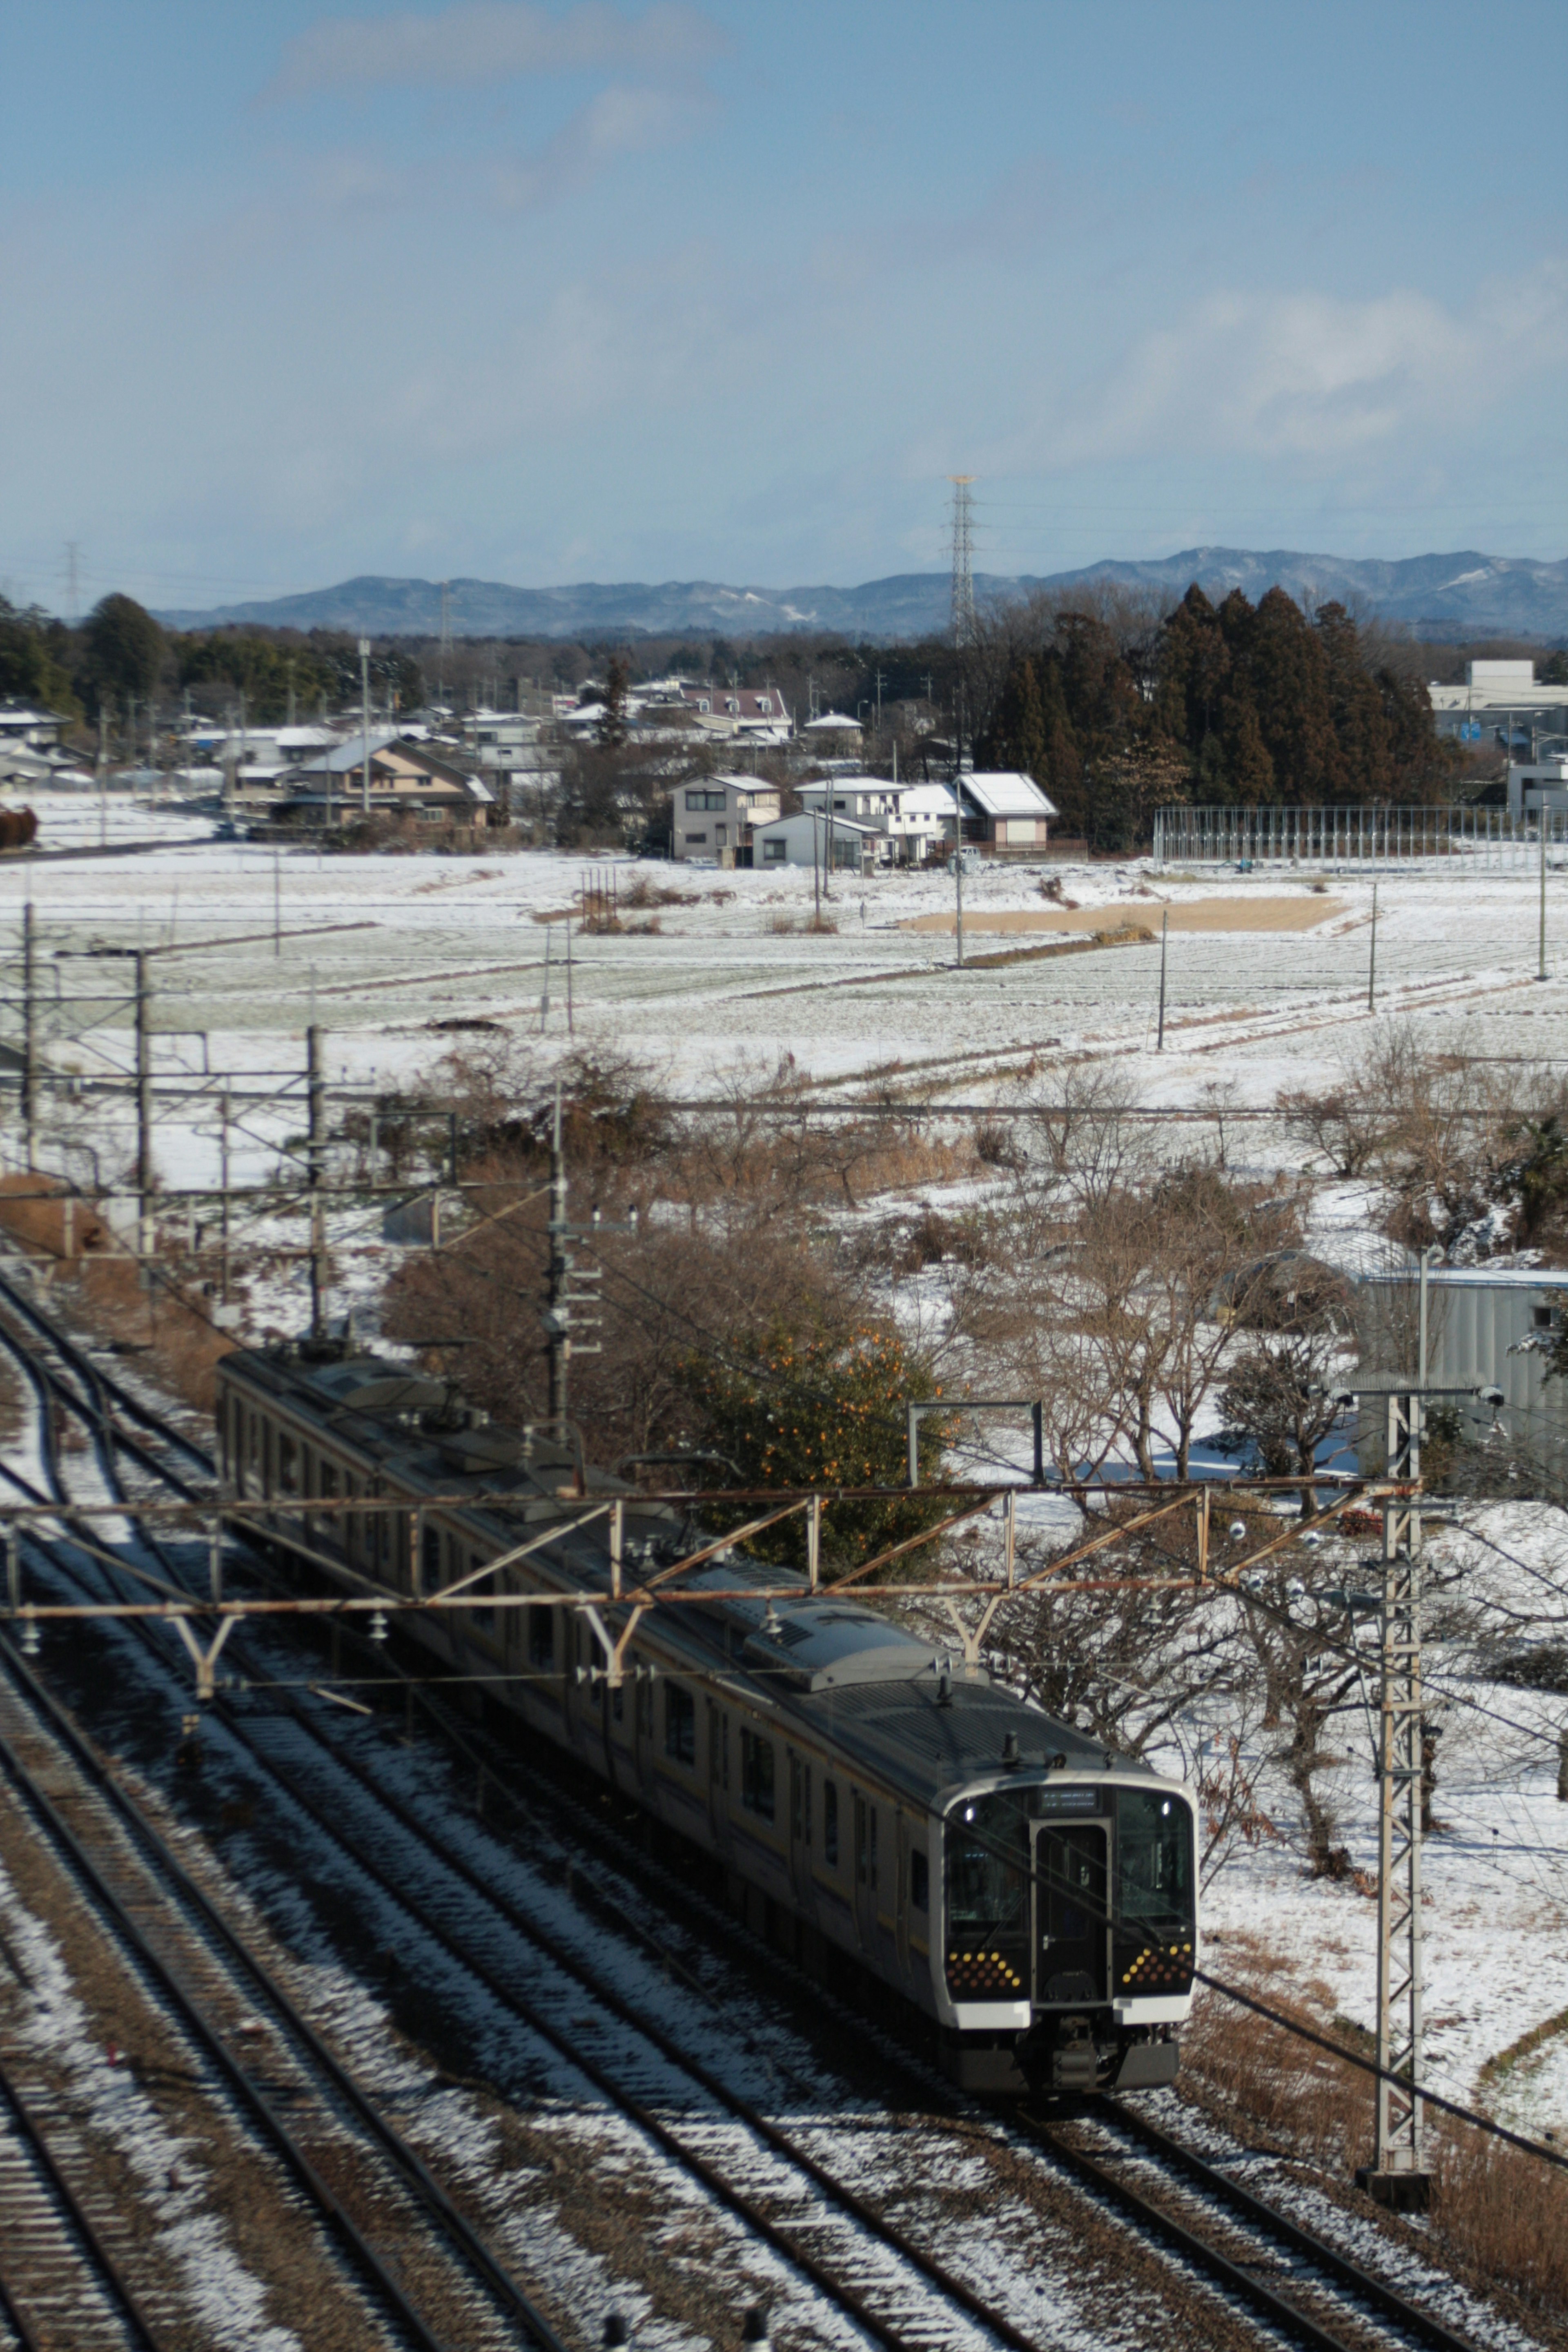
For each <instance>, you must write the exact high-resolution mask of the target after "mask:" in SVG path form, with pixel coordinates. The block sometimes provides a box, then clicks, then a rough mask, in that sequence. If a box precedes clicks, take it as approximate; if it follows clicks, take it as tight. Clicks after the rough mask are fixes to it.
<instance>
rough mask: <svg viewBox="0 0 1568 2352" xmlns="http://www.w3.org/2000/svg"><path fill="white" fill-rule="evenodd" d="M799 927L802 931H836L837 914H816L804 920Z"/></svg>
mask: <svg viewBox="0 0 1568 2352" xmlns="http://www.w3.org/2000/svg"><path fill="white" fill-rule="evenodd" d="M801 929H802V930H803V931H836V930H837V929H838V918H837V915H823V914H816V915H813V916H812V917H811V918H810V919H809V920H808V921H806V922H804V923H803V924H802V925H801Z"/></svg>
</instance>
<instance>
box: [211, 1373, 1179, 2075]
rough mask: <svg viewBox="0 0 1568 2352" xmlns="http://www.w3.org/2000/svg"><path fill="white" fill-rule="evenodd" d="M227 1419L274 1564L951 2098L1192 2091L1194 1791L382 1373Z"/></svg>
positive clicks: (223, 1396)
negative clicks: (524, 1735) (654, 1837)
mask: <svg viewBox="0 0 1568 2352" xmlns="http://www.w3.org/2000/svg"><path fill="white" fill-rule="evenodd" d="M216 1416H217V1436H218V1451H219V1459H220V1464H221V1475H222V1477H223V1479H224V1482H225V1486H226V1492H227V1493H228V1494H229V1495H230V1496H232V1497H233V1498H234V1500H235V1501H236V1502H237V1503H241V1504H245V1505H247V1506H249V1507H250V1510H249V1514H248V1516H249V1517H250V1518H251V1520H252V1523H253V1525H254V1526H255V1527H256V1528H257V1532H258V1535H259V1536H260V1537H261V1538H262V1539H263V1540H265V1541H266V1542H268V1544H270V1545H271V1546H273V1547H274V1548H275V1549H277V1551H278V1552H279V1555H281V1556H283V1557H285V1558H288V1557H289V1556H292V1558H293V1559H294V1560H295V1562H296V1564H297V1565H301V1564H302V1565H303V1567H304V1568H305V1569H306V1570H307V1571H308V1572H309V1573H310V1575H311V1576H312V1577H313V1578H317V1579H324V1580H325V1582H326V1585H327V1587H328V1588H329V1589H331V1588H332V1587H334V1586H335V1587H336V1588H338V1589H340V1590H342V1591H346V1592H352V1593H355V1594H358V1595H360V1596H361V1597H362V1598H363V1597H364V1596H367V1595H376V1596H380V1597H381V1599H382V1600H383V1601H384V1606H385V1611H386V1613H387V1617H388V1619H389V1620H390V1622H392V1623H393V1624H394V1625H395V1627H396V1628H397V1630H398V1632H399V1633H400V1634H403V1635H405V1636H406V1637H408V1638H409V1639H411V1640H413V1641H415V1642H417V1643H422V1644H424V1645H425V1647H426V1650H427V1651H428V1652H430V1653H432V1654H434V1658H435V1660H437V1661H438V1662H439V1670H440V1671H442V1672H444V1673H447V1674H456V1675H461V1676H464V1677H466V1678H468V1684H469V1686H470V1687H471V1688H472V1689H473V1690H474V1691H475V1692H477V1693H479V1694H480V1695H481V1696H482V1701H483V1703H484V1704H485V1705H487V1706H495V1707H497V1708H499V1709H500V1710H502V1711H503V1712H504V1714H505V1715H506V1716H507V1717H510V1718H520V1719H521V1722H522V1723H523V1724H525V1725H526V1726H527V1727H528V1728H529V1730H530V1731H531V1732H532V1733H534V1734H537V1735H538V1736H539V1737H541V1738H543V1739H545V1740H548V1741H550V1742H551V1743H552V1745H553V1746H554V1747H555V1748H558V1749H560V1750H562V1751H563V1752H564V1754H565V1755H566V1756H568V1757H570V1758H571V1759H574V1762H575V1763H576V1765H578V1766H580V1767H581V1768H582V1769H583V1770H584V1772H586V1773H587V1774H590V1775H592V1776H595V1779H597V1780H600V1781H602V1782H604V1783H605V1784H607V1785H608V1786H609V1787H610V1788H611V1789H613V1790H617V1791H619V1792H620V1793H621V1794H622V1795H623V1796H624V1797H626V1798H629V1799H631V1800H632V1801H634V1802H635V1803H636V1804H637V1806H638V1807H640V1808H642V1809H643V1811H645V1812H646V1813H647V1815H649V1816H651V1817H652V1819H653V1820H654V1821H656V1822H659V1823H661V1824H663V1826H664V1828H665V1830H666V1831H667V1832H672V1833H673V1834H674V1835H675V1836H676V1837H678V1838H679V1839H681V1840H685V1841H687V1842H688V1843H689V1845H690V1846H691V1847H693V1848H695V1849H697V1850H699V1851H700V1853H702V1854H703V1855H705V1856H707V1857H708V1858H709V1860H710V1863H711V1864H713V1865H714V1866H715V1867H716V1868H717V1869H718V1870H720V1871H721V1872H722V1873H723V1874H724V1881H725V1885H726V1887H727V1890H728V1893H729V1895H730V1897H731V1901H732V1902H733V1903H734V1905H735V1906H736V1907H737V1909H738V1910H739V1911H740V1912H741V1913H742V1916H746V1917H747V1918H748V1919H749V1920H750V1921H751V1923H752V1925H753V1926H754V1927H756V1928H757V1929H758V1930H759V1931H760V1932H761V1933H763V1935H765V1936H767V1937H770V1938H771V1939H773V1941H774V1942H775V1943H776V1944H782V1945H783V1946H784V1948H785V1949H787V1951H788V1952H789V1953H790V1954H791V1956H792V1957H793V1958H795V1960H796V1962H797V1963H798V1964H799V1965H800V1966H801V1967H803V1968H804V1969H806V1970H807V1971H808V1972H810V1973H812V1974H813V1975H815V1976H816V1977H817V1978H818V1979H821V1980H825V1981H834V1980H843V1979H845V1978H846V1977H847V1979H848V1980H849V1981H850V1982H852V1983H853V1984H855V1985H857V1986H858V1988H859V1989H860V1990H861V1991H862V1992H866V1993H869V1994H870V1995H871V1996H872V2000H873V2005H874V2006H875V2007H877V2008H879V2009H880V2010H881V2011H882V2012H883V2013H886V2014H889V2015H891V2014H894V2013H898V2014H901V2015H904V2016H906V2017H907V2018H908V2019H909V2021H910V2023H911V2024H917V2023H918V2026H919V2028H920V2031H921V2033H922V2034H923V2036H924V2037H925V2038H926V2041H927V2045H928V2046H930V2043H931V2041H932V2040H934V2045H935V2053H936V2055H937V2056H938V2057H939V2059H940V2062H941V2064H942V2068H943V2070H944V2071H945V2073H946V2074H948V2075H949V2076H950V2077H951V2078H952V2081H953V2082H955V2083H956V2084H958V2085H959V2086H960V2087H961V2088H963V2090H966V2091H969V2092H973V2093H976V2094H980V2095H986V2096H1001V2097H1007V2096H1016V2095H1024V2094H1029V2095H1050V2094H1059V2095H1074V2094H1082V2093H1086V2092H1089V2091H1093V2090H1096V2089H1110V2088H1121V2089H1131V2088H1145V2087H1150V2086H1152V2085H1156V2084H1165V2083H1169V2082H1172V2081H1173V2079H1174V2078H1175V2074H1176V2070H1177V2065H1178V2060H1179V2030H1180V2027H1181V2025H1182V2024H1183V2022H1184V2021H1185V2019H1186V2018H1187V2016H1188V2014H1189V2012H1190V2010H1191V2006H1192V1996H1193V1982H1194V1967H1195V1966H1196V1959H1197V1950H1198V1916H1197V1877H1196V1863H1195V1828H1196V1822H1195V1814H1194V1799H1193V1793H1192V1791H1191V1790H1190V1788H1189V1786H1188V1785H1187V1784H1185V1783H1184V1782H1183V1781H1180V1780H1174V1779H1172V1778H1170V1777H1167V1776H1165V1775H1163V1774H1160V1773H1157V1772H1154V1771H1152V1770H1151V1769H1149V1768H1148V1767H1147V1766H1146V1765H1144V1764H1143V1763H1142V1762H1141V1761H1140V1760H1139V1759H1136V1758H1134V1757H1131V1756H1129V1755H1126V1754H1122V1753H1118V1752H1117V1751H1116V1750H1114V1749H1113V1748H1109V1747H1107V1746H1106V1745H1105V1744H1104V1743H1103V1742H1101V1741H1100V1740H1097V1739H1093V1738H1089V1737H1088V1736H1086V1735H1085V1734H1084V1733H1083V1732H1082V1731H1080V1730H1078V1729H1076V1728H1075V1727H1073V1726H1071V1725H1070V1724H1068V1723H1064V1722H1061V1721H1058V1719H1056V1718H1055V1717H1051V1716H1048V1715H1047V1714H1044V1713H1043V1712H1041V1711H1040V1710H1039V1709H1038V1708H1037V1707H1035V1706H1030V1705H1028V1704H1026V1702H1024V1701H1023V1700H1021V1699H1019V1698H1018V1697H1016V1696H1014V1695H1013V1694H1011V1693H1010V1692H1008V1691H1006V1690H1004V1689H1002V1688H1001V1687H999V1686H998V1685H997V1684H996V1683H995V1682H994V1680H993V1679H992V1677H991V1676H990V1675H988V1673H987V1672H986V1670H985V1669H984V1666H983V1665H981V1664H976V1663H971V1662H966V1661H965V1660H964V1659H963V1658H962V1657H954V1656H953V1655H952V1654H949V1653H947V1652H945V1651H944V1650H942V1649H941V1648H939V1647H933V1646H932V1644H931V1643H930V1642H927V1641H922V1640H921V1639H920V1638H919V1637H918V1636H917V1634H916V1633H913V1632H911V1631H910V1629H909V1628H907V1627H906V1626H904V1625H901V1624H900V1623H898V1622H895V1621H894V1619H893V1618H892V1617H890V1616H889V1615H888V1614H886V1613H882V1612H879V1611H878V1610H877V1609H875V1608H873V1607H871V1606H869V1605H868V1604H867V1603H866V1602H865V1601H859V1600H857V1599H855V1598H853V1597H851V1596H850V1595H849V1594H847V1593H845V1592H835V1591H833V1590H832V1589H831V1586H826V1587H825V1586H820V1585H818V1586H814V1585H813V1584H812V1582H811V1580H809V1579H808V1577H807V1576H806V1575H805V1574H797V1573H795V1572H792V1571H789V1570H780V1569H778V1568H776V1567H773V1566H772V1565H768V1564H765V1563H763V1561H761V1560H759V1559H756V1558H755V1557H754V1556H752V1555H748V1553H747V1552H746V1549H745V1548H744V1546H743V1544H736V1543H730V1542H728V1541H726V1540H725V1539H724V1538H722V1536H718V1537H716V1536H715V1533H714V1531H713V1530H712V1529H711V1528H710V1529H706V1530H705V1529H703V1528H701V1527H700V1525H699V1524H698V1523H696V1522H695V1521H694V1520H693V1518H692V1517H691V1516H690V1514H689V1510H688V1508H687V1507H685V1506H683V1505H681V1504H679V1503H676V1502H671V1501H668V1500H660V1499H658V1498H655V1497H650V1496H643V1495H640V1494H639V1493H637V1490H636V1489H635V1488H634V1487H633V1486H629V1485H627V1484H626V1483H625V1482H624V1481H621V1480H618V1479H616V1477H614V1476H613V1475H610V1474H608V1473H607V1472H605V1471H602V1470H599V1469H596V1468H595V1467H593V1466H591V1465H587V1464H585V1463H584V1460H583V1459H582V1456H581V1452H580V1449H579V1448H575V1447H574V1446H573V1445H571V1444H563V1443H561V1442H560V1440H559V1438H558V1437H557V1436H555V1435H554V1434H552V1433H548V1432H542V1431H539V1430H529V1429H525V1430H510V1429H506V1428H502V1427H500V1426H499V1425H498V1424H496V1423H492V1422H490V1421H489V1419H488V1418H487V1417H486V1416H485V1415H484V1414H483V1413H482V1412H478V1411H476V1410H474V1409H472V1408H470V1407H469V1406H468V1405H467V1404H466V1403H465V1402H464V1401H463V1399H462V1397H461V1394H460V1392H459V1391H458V1390H457V1389H456V1388H455V1387H454V1386H453V1385H452V1384H451V1383H448V1382H447V1381H441V1380H438V1379H434V1378H431V1377H429V1376H427V1375H426V1374H424V1373H421V1372H418V1371H415V1370H410V1369H409V1368H408V1367H407V1366H406V1365H405V1364H400V1363H398V1362H397V1361H395V1360H393V1359H392V1358H390V1357H388V1356H386V1355H384V1354H377V1353H376V1352H375V1351H374V1349H362V1348H358V1347H355V1346H354V1345H353V1343H348V1342H345V1343H334V1342H310V1341H295V1342H288V1343H284V1344H280V1345H276V1346H269V1347H265V1348H254V1349H235V1350H233V1351H232V1352H230V1353H229V1354H227V1355H226V1356H225V1357H224V1358H223V1359H222V1360H221V1362H220V1364H219V1367H218V1396H217V1405H216ZM371 1501H374V1503H375V1504H376V1505H377V1506H378V1507H376V1508H374V1509H366V1508H364V1507H363V1505H364V1504H365V1503H367V1502H371ZM269 1503H270V1504H272V1505H273V1506H274V1507H275V1508H274V1509H273V1510H272V1511H268V1509H267V1508H266V1506H267V1505H268V1504H269ZM356 1503H358V1504H360V1505H361V1506H362V1507H360V1508H358V1509H356V1508H355V1507H354V1506H355V1504H356ZM311 1505H315V1506H317V1507H316V1508H315V1509H313V1510H312V1509H311V1508H310V1506H311ZM490 1562H494V1563H496V1564H495V1565H494V1566H493V1567H489V1566H488V1565H487V1564H488V1563H490ZM458 1587H460V1588H461V1597H462V1599H463V1601H464V1602H465V1604H466V1605H464V1606H462V1607H458V1606H455V1605H452V1602H451V1601H448V1603H447V1605H446V1606H443V1607H440V1608H431V1607H429V1606H427V1605H426V1606H420V1607H411V1606H408V1604H409V1603H411V1602H416V1601H419V1602H424V1603H428V1601H430V1600H431V1598H432V1597H434V1596H436V1595H437V1594H440V1593H443V1592H447V1593H453V1589H454V1588H458ZM661 1594H662V1595H664V1596H667V1597H668V1596H669V1595H671V1594H679V1596H681V1597H680V1599H679V1601H678V1602H677V1604H676V1605H671V1606H659V1605H657V1596H658V1595H661ZM453 1597H454V1599H455V1598H456V1595H455V1594H454V1595H453ZM400 1602H401V1603H403V1604H404V1609H403V1613H402V1615H401V1616H399V1615H398V1614H397V1611H398V1604H399V1603H400ZM889 1996H891V1997H892V2000H891V2002H889V1998H888V1997H889Z"/></svg>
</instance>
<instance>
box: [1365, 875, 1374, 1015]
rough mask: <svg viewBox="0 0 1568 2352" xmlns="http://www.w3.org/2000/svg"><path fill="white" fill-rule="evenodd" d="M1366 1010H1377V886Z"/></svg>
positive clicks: (1368, 962) (1368, 966) (1367, 975)
mask: <svg viewBox="0 0 1568 2352" xmlns="http://www.w3.org/2000/svg"><path fill="white" fill-rule="evenodd" d="M1366 1009H1367V1011H1368V1012H1369V1013H1375V1012H1376V1010H1377V885H1376V883H1375V882H1374V883H1373V886H1372V952H1371V955H1370V957H1369V958H1368V961H1367V967H1366Z"/></svg>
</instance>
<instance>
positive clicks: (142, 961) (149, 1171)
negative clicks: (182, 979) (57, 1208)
mask: <svg viewBox="0 0 1568 2352" xmlns="http://www.w3.org/2000/svg"><path fill="white" fill-rule="evenodd" d="M147 955H148V951H147V950H146V949H145V948H138V949H136V950H135V956H136V1193H137V1201H138V1208H139V1213H138V1217H137V1234H136V1246H137V1248H138V1250H139V1251H140V1252H141V1255H142V1262H143V1264H146V1263H147V1261H149V1260H150V1259H151V1257H152V1255H153V1038H152V1025H153V1023H152V1016H153V984H152V981H151V979H150V977H149V973H148V964H147Z"/></svg>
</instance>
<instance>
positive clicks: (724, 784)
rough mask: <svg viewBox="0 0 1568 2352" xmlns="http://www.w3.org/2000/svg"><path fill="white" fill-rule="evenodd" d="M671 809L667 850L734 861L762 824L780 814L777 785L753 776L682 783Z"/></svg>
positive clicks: (682, 855)
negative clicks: (766, 782)
mask: <svg viewBox="0 0 1568 2352" xmlns="http://www.w3.org/2000/svg"><path fill="white" fill-rule="evenodd" d="M672 801H673V805H672V807H671V810H670V827H669V833H670V844H669V854H670V856H672V857H677V858H696V859H698V860H699V861H700V862H703V863H706V862H707V860H709V859H710V858H711V859H713V860H714V861H715V863H717V864H718V865H721V866H725V865H733V864H734V863H735V862H736V852H737V851H742V852H749V851H750V849H751V847H752V834H753V831H754V830H755V828H756V827H757V826H758V825H761V824H767V823H768V822H769V820H770V819H771V818H773V817H776V816H777V814H778V813H779V790H778V786H777V785H776V784H764V783H763V782H760V781H759V780H758V778H757V777H755V776H709V777H706V778H705V779H704V780H703V782H700V783H695V784H678V785H677V786H676V788H675V792H674V793H673V795H672Z"/></svg>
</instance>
